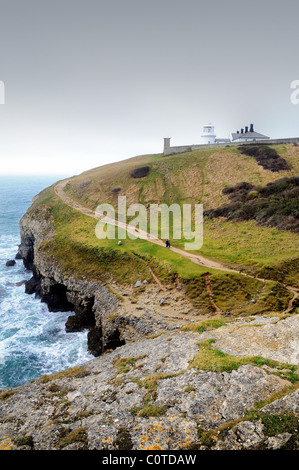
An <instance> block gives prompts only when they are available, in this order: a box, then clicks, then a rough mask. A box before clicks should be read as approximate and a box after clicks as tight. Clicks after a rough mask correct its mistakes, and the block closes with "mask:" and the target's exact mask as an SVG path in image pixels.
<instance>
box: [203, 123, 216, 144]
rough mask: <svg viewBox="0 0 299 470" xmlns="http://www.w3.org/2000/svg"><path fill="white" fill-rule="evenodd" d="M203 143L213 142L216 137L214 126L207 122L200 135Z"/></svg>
mask: <svg viewBox="0 0 299 470" xmlns="http://www.w3.org/2000/svg"><path fill="white" fill-rule="evenodd" d="M201 138H202V141H203V144H205V145H206V144H214V143H215V139H216V134H215V127H214V126H212V124H211V123H210V122H209V124H208V125H207V126H203V130H202V135H201Z"/></svg>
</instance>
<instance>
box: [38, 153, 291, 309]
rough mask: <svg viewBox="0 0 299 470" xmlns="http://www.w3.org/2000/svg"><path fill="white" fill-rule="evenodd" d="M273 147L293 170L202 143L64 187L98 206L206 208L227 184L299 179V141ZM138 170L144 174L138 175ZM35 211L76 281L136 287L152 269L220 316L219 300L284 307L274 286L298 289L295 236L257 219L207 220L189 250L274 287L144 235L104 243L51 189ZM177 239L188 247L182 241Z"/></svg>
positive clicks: (48, 246)
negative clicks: (197, 244)
mask: <svg viewBox="0 0 299 470" xmlns="http://www.w3.org/2000/svg"><path fill="white" fill-rule="evenodd" d="M276 150H277V152H278V154H280V155H282V156H283V158H284V159H285V161H287V163H288V166H289V168H290V170H288V171H280V172H278V173H277V172H271V171H266V170H264V169H263V168H261V166H260V165H257V163H256V160H255V159H254V158H253V157H252V156H250V155H245V154H242V153H241V152H240V151H239V150H238V149H237V148H235V149H232V148H222V149H217V150H215V149H203V150H196V151H193V152H185V153H184V154H178V155H171V156H168V157H164V156H162V155H145V156H141V157H135V158H131V159H129V160H126V161H122V162H118V163H115V164H109V165H105V166H103V167H99V168H96V169H93V170H89V171H87V172H84V173H82V174H81V175H79V176H75V177H73V178H71V180H70V182H69V183H68V185H67V186H66V188H65V192H66V194H67V195H68V196H69V197H71V198H72V199H74V200H76V201H78V202H80V204H82V205H84V206H85V207H87V208H90V209H92V210H94V209H95V208H96V207H97V205H98V204H99V203H103V202H107V203H110V204H113V206H114V207H117V197H118V195H125V196H126V197H127V205H130V204H131V203H135V202H140V203H143V204H145V205H148V204H150V203H157V204H160V203H162V202H163V203H166V204H171V203H178V204H184V203H190V202H193V203H203V205H204V209H215V208H217V207H219V205H221V204H223V203H225V202H227V195H226V194H223V193H222V190H223V189H224V188H230V187H232V185H236V184H237V183H240V181H244V180H246V181H248V182H249V183H250V184H251V185H255V186H256V185H266V184H268V183H271V182H273V181H277V180H278V179H281V178H282V177H284V178H285V177H288V178H290V177H294V176H296V174H298V170H299V149H298V147H295V146H276ZM140 168H142V169H143V170H142V171H145V173H144V174H143V173H142V172H141V177H140V171H141V170H140ZM132 175H133V176H132ZM136 175H137V177H136ZM144 175H145V176H144ZM255 186H254V187H255ZM227 191H228V190H227V189H226V191H224V193H225V192H227ZM250 197H253V195H251V196H250ZM252 200H254V197H253V199H252ZM29 212H30V213H31V214H32V215H37V216H39V217H40V218H44V219H47V220H49V221H51V222H52V224H53V227H54V228H55V236H54V237H53V238H52V239H50V240H47V241H46V240H45V242H44V243H43V244H42V245H41V247H40V249H41V250H43V252H44V253H45V255H47V256H48V257H49V258H55V260H57V261H58V263H59V264H60V267H61V269H62V271H63V272H65V273H66V274H68V275H72V276H73V277H75V278H82V276H85V277H86V278H87V279H90V280H94V281H106V282H110V281H111V279H114V281H116V282H118V283H120V284H133V283H135V282H136V281H137V280H140V279H142V280H147V281H148V282H152V281H153V273H154V275H156V276H157V277H158V278H159V280H160V281H161V282H162V283H163V282H164V283H172V282H174V281H177V280H179V281H181V282H182V283H184V284H185V287H186V292H187V296H188V297H189V299H190V300H191V301H192V302H193V304H194V306H195V307H197V308H198V309H200V310H201V312H202V313H214V312H215V303H216V304H217V306H218V307H219V309H220V310H222V311H224V312H226V313H230V314H232V315H236V314H240V313H241V314H244V315H247V314H254V313H257V312H259V313H260V312H270V311H282V310H283V309H284V308H286V306H287V304H288V301H289V299H290V293H289V292H288V291H287V290H286V289H285V288H284V287H282V286H281V285H278V284H277V283H276V282H279V283H285V284H288V285H293V286H298V287H299V284H298V283H299V281H298V279H299V277H298V271H299V269H298V268H299V266H298V264H299V260H298V235H296V234H295V233H290V232H288V231H285V230H282V231H278V230H277V229H273V228H271V227H261V226H256V225H255V223H254V222H253V221H225V220H224V219H223V218H217V219H214V220H210V219H209V218H207V217H206V218H205V220H204V243H203V247H202V248H201V249H200V250H199V251H198V252H192V253H194V254H199V255H202V256H204V257H206V258H208V259H211V260H219V261H220V262H222V263H223V264H225V265H227V266H228V267H231V268H233V269H236V270H238V271H243V272H244V273H248V274H251V275H253V276H257V277H264V278H265V279H272V280H273V281H274V282H273V283H272V284H271V283H266V284H264V283H263V282H261V281H259V280H257V279H253V278H250V277H245V276H241V275H238V274H235V275H233V274H228V273H223V272H220V271H217V270H213V269H207V268H205V267H203V266H201V265H198V264H195V263H193V262H192V261H191V260H188V259H186V258H184V257H182V256H180V255H179V254H177V253H175V252H173V251H171V250H166V249H165V248H164V247H162V246H158V245H155V244H152V243H149V242H147V241H145V240H141V239H136V240H132V239H130V238H127V239H125V240H123V243H122V245H120V246H118V240H117V239H110V240H109V239H106V240H99V239H98V238H97V237H96V234H95V226H96V221H95V220H94V219H93V218H92V217H89V216H86V215H83V214H82V213H80V212H78V211H76V210H75V209H72V208H70V207H69V206H67V205H66V204H64V203H63V202H62V201H61V200H60V199H59V198H58V196H57V195H56V194H55V192H54V190H53V187H51V188H48V189H47V190H45V191H43V192H42V193H41V194H40V196H39V198H38V199H37V200H36V201H35V202H34V203H33V205H32V207H31V208H30V210H29ZM171 243H172V245H173V246H177V247H178V248H184V240H171ZM207 272H209V274H210V287H211V291H212V293H209V292H208V291H207V285H206V283H205V279H204V275H205V274H206V273H207Z"/></svg>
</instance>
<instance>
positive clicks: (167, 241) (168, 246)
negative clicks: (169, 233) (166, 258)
mask: <svg viewBox="0 0 299 470" xmlns="http://www.w3.org/2000/svg"><path fill="white" fill-rule="evenodd" d="M166 248H170V240H168V238H167V240H166Z"/></svg>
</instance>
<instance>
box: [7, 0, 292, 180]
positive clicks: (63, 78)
mask: <svg viewBox="0 0 299 470" xmlns="http://www.w3.org/2000/svg"><path fill="white" fill-rule="evenodd" d="M298 18H299V2H298V0H283V1H277V0H258V1H257V0H247V1H242V0H238V1H237V0H225V1H224V0H214V1H211V0H206V1H202V0H0V80H2V81H3V82H4V84H5V104H4V105H0V159H1V165H0V173H1V174H6V173H21V174H22V173H23V174H24V173H46V172H48V173H63V174H66V175H73V174H77V173H80V172H82V171H84V170H87V169H89V168H93V167H96V166H99V165H102V164H105V163H109V162H112V161H118V160H122V159H124V158H128V157H131V156H135V155H140V154H145V153H160V152H162V148H163V137H171V139H172V140H171V142H172V144H173V145H175V144H176V145H184V144H192V143H193V144H195V143H199V142H200V135H201V131H202V126H203V125H204V124H206V123H207V122H208V121H211V122H213V124H214V125H215V127H216V133H217V136H218V137H230V134H231V132H235V131H236V130H237V129H240V128H241V127H244V126H245V125H250V124H251V123H254V125H255V130H256V131H258V132H261V133H263V134H266V135H269V136H270V137H273V138H278V137H295V136H296V137H297V136H299V104H298V105H294V104H292V103H291V101H290V95H291V89H290V83H291V82H292V81H293V80H296V79H298V80H299V63H298V51H299V28H298Z"/></svg>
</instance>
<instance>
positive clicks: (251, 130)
mask: <svg viewBox="0 0 299 470" xmlns="http://www.w3.org/2000/svg"><path fill="white" fill-rule="evenodd" d="M250 132H254V130H253V124H250Z"/></svg>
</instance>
